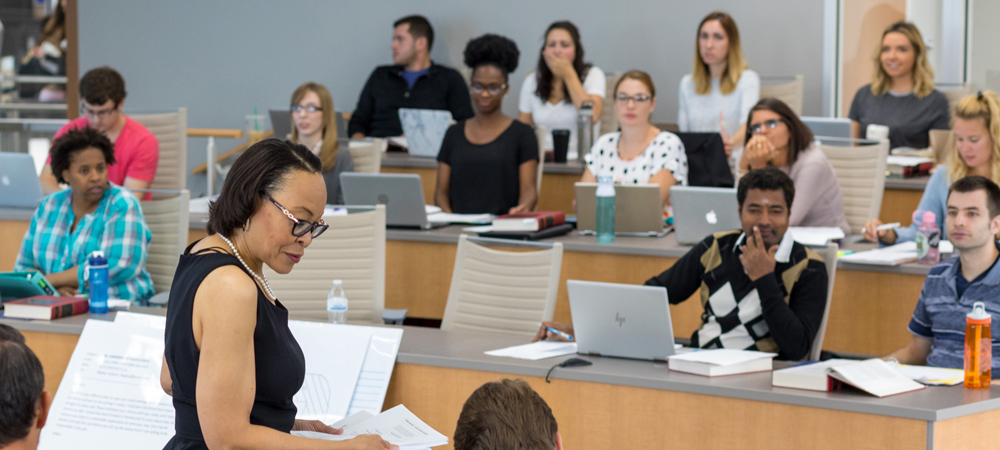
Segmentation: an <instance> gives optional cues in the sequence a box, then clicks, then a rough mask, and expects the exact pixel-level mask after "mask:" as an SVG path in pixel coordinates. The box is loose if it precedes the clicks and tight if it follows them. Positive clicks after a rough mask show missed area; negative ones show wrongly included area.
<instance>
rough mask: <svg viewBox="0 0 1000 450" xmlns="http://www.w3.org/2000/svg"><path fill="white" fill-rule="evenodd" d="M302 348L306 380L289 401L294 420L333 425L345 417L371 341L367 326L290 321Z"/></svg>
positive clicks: (289, 323)
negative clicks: (292, 408) (293, 407)
mask: <svg viewBox="0 0 1000 450" xmlns="http://www.w3.org/2000/svg"><path fill="white" fill-rule="evenodd" d="M288 328H289V329H290V330H291V331H292V335H293V336H295V340H296V341H298V343H299V347H301V348H302V354H303V355H305V360H306V378H305V382H304V383H303V384H302V388H301V389H299V392H298V393H296V394H295V397H293V398H292V401H293V402H294V403H295V406H296V407H297V408H298V413H297V414H296V415H295V418H296V419H300V420H320V421H322V422H323V423H333V422H336V421H338V420H340V419H343V418H344V417H347V410H348V409H349V408H350V406H351V398H352V397H353V396H354V389H355V388H356V387H357V384H358V378H359V377H360V375H361V366H362V365H363V364H364V361H365V356H366V355H367V353H368V345H369V343H370V342H371V338H372V332H371V329H369V328H368V327H355V326H348V325H338V324H331V323H324V322H305V321H301V320H289V321H288Z"/></svg>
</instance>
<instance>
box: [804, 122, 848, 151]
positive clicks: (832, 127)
mask: <svg viewBox="0 0 1000 450" xmlns="http://www.w3.org/2000/svg"><path fill="white" fill-rule="evenodd" d="M800 119H802V123H804V124H806V126H807V127H809V129H810V130H812V133H813V135H814V136H822V137H834V138H844V139H851V138H853V137H854V135H853V134H852V133H851V119H847V118H843V117H800ZM834 145H836V144H834ZM846 145H851V144H846Z"/></svg>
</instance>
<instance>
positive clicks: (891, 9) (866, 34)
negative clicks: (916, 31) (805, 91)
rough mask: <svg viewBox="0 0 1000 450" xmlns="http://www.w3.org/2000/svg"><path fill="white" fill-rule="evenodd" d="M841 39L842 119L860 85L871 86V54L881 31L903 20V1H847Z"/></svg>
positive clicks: (872, 68)
mask: <svg viewBox="0 0 1000 450" xmlns="http://www.w3.org/2000/svg"><path fill="white" fill-rule="evenodd" d="M843 5H844V21H843V24H842V25H841V32H842V36H843V40H842V42H843V45H844V47H843V51H842V53H841V55H842V57H843V70H844V71H843V74H842V78H841V79H842V80H843V83H842V84H841V96H840V97H841V102H842V103H841V107H840V115H841V117H847V113H848V112H849V111H850V110H851V100H853V99H854V94H855V93H856V92H857V91H858V89H859V88H861V87H862V86H864V85H866V84H868V83H871V80H872V71H873V70H874V69H875V67H874V65H873V63H872V59H871V56H872V52H873V51H875V47H876V46H877V45H878V43H879V39H880V38H881V37H882V31H883V30H885V28H886V27H887V26H889V25H890V24H892V23H893V22H897V21H900V20H903V19H905V18H906V0H846V1H845V2H844V4H843Z"/></svg>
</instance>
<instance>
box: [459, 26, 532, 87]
mask: <svg viewBox="0 0 1000 450" xmlns="http://www.w3.org/2000/svg"><path fill="white" fill-rule="evenodd" d="M520 57H521V52H520V51H519V50H518V49H517V44H515V43H514V41H512V40H510V39H507V38H505V37H503V36H500V35H498V34H484V35H482V36H479V37H477V38H475V39H472V40H470V41H469V43H468V44H466V45H465V65H466V66H468V67H469V68H470V69H472V70H473V71H475V70H476V68H478V67H480V66H494V67H496V68H498V69H500V71H501V72H503V78H504V80H506V79H507V75H508V74H510V73H511V72H513V71H514V70H515V69H517V61H518V58H520Z"/></svg>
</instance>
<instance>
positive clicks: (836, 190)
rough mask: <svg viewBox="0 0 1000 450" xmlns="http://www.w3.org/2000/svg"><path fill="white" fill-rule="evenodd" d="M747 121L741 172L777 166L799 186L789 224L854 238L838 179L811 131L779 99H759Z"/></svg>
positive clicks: (796, 186) (740, 166)
mask: <svg viewBox="0 0 1000 450" xmlns="http://www.w3.org/2000/svg"><path fill="white" fill-rule="evenodd" d="M747 123H748V124H749V125H748V126H747V131H746V136H745V138H746V145H745V146H744V147H743V156H742V158H741V159H740V162H739V171H740V173H747V172H749V171H750V170H752V169H760V168H763V167H767V166H775V167H777V168H778V169H780V170H781V171H782V172H785V173H787V174H788V176H789V177H791V179H792V181H794V182H795V200H794V201H792V207H791V211H790V213H791V215H790V217H789V218H788V224H789V225H790V226H793V227H797V226H803V227H839V228H840V229H842V230H844V234H848V235H849V234H851V227H850V226H849V225H848V224H847V216H845V215H844V198H843V196H842V195H841V193H840V184H839V183H838V182H837V175H836V174H835V173H834V171H833V166H831V165H830V162H829V161H827V159H826V155H825V154H824V153H823V150H820V148H819V147H818V146H817V145H816V143H815V141H814V140H813V134H812V131H811V130H810V129H809V127H808V126H806V124H804V123H802V121H801V120H799V117H798V116H796V115H795V113H794V112H792V109H791V108H789V107H788V105H786V104H785V102H782V101H781V100H778V99H776V98H762V99H760V101H759V102H757V104H756V105H754V107H753V108H752V109H751V110H750V115H749V116H748V117H747Z"/></svg>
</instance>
